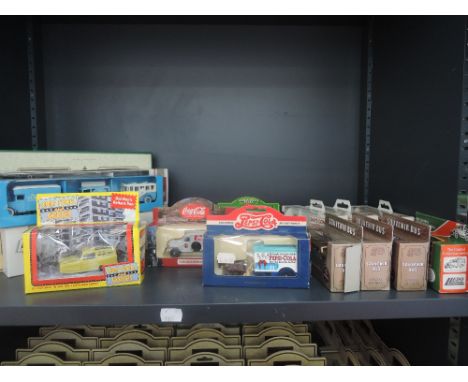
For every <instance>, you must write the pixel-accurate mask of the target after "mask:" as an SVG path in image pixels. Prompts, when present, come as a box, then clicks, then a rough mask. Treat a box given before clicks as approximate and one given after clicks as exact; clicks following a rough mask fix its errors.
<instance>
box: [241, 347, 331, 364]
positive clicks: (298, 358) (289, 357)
mask: <svg viewBox="0 0 468 382" xmlns="http://www.w3.org/2000/svg"><path fill="white" fill-rule="evenodd" d="M247 363H248V366H326V365H327V361H326V358H325V357H307V356H306V355H304V354H302V353H299V352H295V351H280V352H278V353H274V354H271V355H270V356H268V357H266V358H265V359H260V360H249V361H247Z"/></svg>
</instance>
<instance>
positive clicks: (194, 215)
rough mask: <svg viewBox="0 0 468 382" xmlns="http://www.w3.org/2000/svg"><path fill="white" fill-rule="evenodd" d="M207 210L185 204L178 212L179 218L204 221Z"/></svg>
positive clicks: (195, 205) (196, 205)
mask: <svg viewBox="0 0 468 382" xmlns="http://www.w3.org/2000/svg"><path fill="white" fill-rule="evenodd" d="M207 214H208V208H207V207H206V206H204V205H201V204H187V205H186V206H184V207H183V208H182V209H181V210H180V216H182V217H183V218H186V219H189V220H201V219H205V218H206V215H207Z"/></svg>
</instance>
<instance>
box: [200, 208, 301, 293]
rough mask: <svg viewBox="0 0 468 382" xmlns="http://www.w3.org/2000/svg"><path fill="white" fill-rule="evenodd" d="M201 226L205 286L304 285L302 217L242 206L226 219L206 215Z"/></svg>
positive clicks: (284, 286)
mask: <svg viewBox="0 0 468 382" xmlns="http://www.w3.org/2000/svg"><path fill="white" fill-rule="evenodd" d="M206 227H207V230H206V233H205V238H204V241H203V243H204V245H203V246H204V251H203V285H204V286H212V285H218V286H245V287H279V288H308V287H309V280H310V240H309V234H308V232H307V218H306V217H304V216H285V215H283V214H282V213H281V212H279V211H278V210H276V209H274V208H271V207H267V206H254V205H246V206H244V207H241V208H238V209H235V210H233V211H231V212H229V213H228V214H225V215H208V216H207V220H206Z"/></svg>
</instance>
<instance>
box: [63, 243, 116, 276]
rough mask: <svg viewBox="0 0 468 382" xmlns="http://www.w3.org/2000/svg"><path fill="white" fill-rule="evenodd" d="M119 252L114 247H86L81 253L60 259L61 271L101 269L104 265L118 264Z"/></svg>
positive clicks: (79, 271)
mask: <svg viewBox="0 0 468 382" xmlns="http://www.w3.org/2000/svg"><path fill="white" fill-rule="evenodd" d="M116 263H118V260H117V252H116V250H115V248H113V247H90V248H85V249H83V251H82V252H81V255H77V256H75V255H74V256H67V257H64V258H63V259H62V260H60V261H59V269H60V273H82V272H91V271H100V270H101V269H102V266H104V265H108V264H109V265H110V264H116Z"/></svg>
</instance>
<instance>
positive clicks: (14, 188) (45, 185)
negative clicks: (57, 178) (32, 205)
mask: <svg viewBox="0 0 468 382" xmlns="http://www.w3.org/2000/svg"><path fill="white" fill-rule="evenodd" d="M32 188H58V189H60V190H61V189H62V188H61V187H60V185H58V184H36V185H32V186H15V187H13V190H30V189H32Z"/></svg>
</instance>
